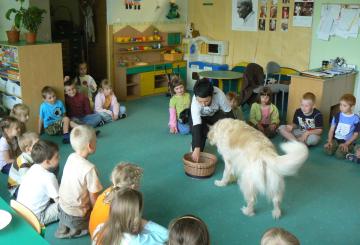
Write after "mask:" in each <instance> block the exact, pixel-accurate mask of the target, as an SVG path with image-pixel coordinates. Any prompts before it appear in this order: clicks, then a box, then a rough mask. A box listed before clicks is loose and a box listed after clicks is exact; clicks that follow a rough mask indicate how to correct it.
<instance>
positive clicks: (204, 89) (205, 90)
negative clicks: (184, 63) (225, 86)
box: [194, 78, 214, 98]
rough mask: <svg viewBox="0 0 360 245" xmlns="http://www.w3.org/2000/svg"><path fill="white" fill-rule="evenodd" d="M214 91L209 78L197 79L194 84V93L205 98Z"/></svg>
mask: <svg viewBox="0 0 360 245" xmlns="http://www.w3.org/2000/svg"><path fill="white" fill-rule="evenodd" d="M213 93H214V86H213V85H212V84H211V82H210V81H209V79H207V78H202V79H200V80H198V81H197V82H196V83H195V85H194V94H195V96H198V97H200V98H206V97H209V96H212V95H213Z"/></svg>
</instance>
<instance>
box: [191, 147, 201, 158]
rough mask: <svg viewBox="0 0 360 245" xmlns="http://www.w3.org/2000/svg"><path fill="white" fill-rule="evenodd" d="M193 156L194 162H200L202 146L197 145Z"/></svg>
mask: <svg viewBox="0 0 360 245" xmlns="http://www.w3.org/2000/svg"><path fill="white" fill-rule="evenodd" d="M191 158H192V160H193V162H199V158H200V147H195V149H194V151H193V153H192V155H191Z"/></svg>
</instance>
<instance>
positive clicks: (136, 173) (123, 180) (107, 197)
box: [89, 162, 143, 237]
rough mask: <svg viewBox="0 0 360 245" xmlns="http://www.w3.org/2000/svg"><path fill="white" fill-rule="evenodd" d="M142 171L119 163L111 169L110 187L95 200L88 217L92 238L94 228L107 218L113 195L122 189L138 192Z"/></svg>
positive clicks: (132, 165)
mask: <svg viewBox="0 0 360 245" xmlns="http://www.w3.org/2000/svg"><path fill="white" fill-rule="evenodd" d="M142 173H143V169H142V168H140V167H138V166H136V165H135V164H132V163H126V162H121V163H119V164H118V165H117V166H115V168H114V169H113V171H112V173H111V176H110V180H111V183H112V186H110V187H109V188H107V189H106V190H105V191H104V192H103V193H102V194H101V195H100V196H99V197H98V198H97V200H96V202H95V205H94V208H93V210H92V212H91V215H90V221H89V233H90V237H93V234H94V230H95V228H96V227H97V226H98V225H99V224H101V223H105V222H106V221H107V220H108V218H109V213H110V204H111V201H112V199H113V198H114V195H115V193H116V192H117V191H118V190H121V189H123V188H132V189H136V190H138V189H139V187H140V179H141V177H142Z"/></svg>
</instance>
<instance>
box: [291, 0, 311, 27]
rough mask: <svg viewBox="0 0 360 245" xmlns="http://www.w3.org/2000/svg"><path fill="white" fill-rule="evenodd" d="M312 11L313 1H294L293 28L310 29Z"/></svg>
mask: <svg viewBox="0 0 360 245" xmlns="http://www.w3.org/2000/svg"><path fill="white" fill-rule="evenodd" d="M313 10H314V1H313V0H295V2H294V17H293V26H301V27H311V24H312V16H313Z"/></svg>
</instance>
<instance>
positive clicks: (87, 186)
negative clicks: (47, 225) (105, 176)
mask: <svg viewBox="0 0 360 245" xmlns="http://www.w3.org/2000/svg"><path fill="white" fill-rule="evenodd" d="M70 143H71V146H72V148H73V149H74V151H75V152H74V153H71V154H70V155H69V157H68V159H67V161H66V163H65V167H64V170H63V175H62V179H61V185H60V189H59V197H60V199H59V212H60V214H59V219H60V222H59V227H58V229H57V231H56V234H55V236H56V237H57V238H72V237H80V236H83V235H86V234H87V233H88V227H89V217H90V212H91V209H92V207H93V206H94V204H95V201H96V199H97V197H98V196H99V193H100V191H101V190H102V189H103V187H102V186H101V183H100V181H99V177H98V174H97V171H96V167H95V165H94V164H92V163H91V162H89V161H88V160H87V158H88V156H89V155H91V154H93V153H95V151H96V135H95V130H94V129H93V128H92V127H90V126H88V125H80V126H77V127H75V128H74V129H73V130H72V131H71V134H70Z"/></svg>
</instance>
